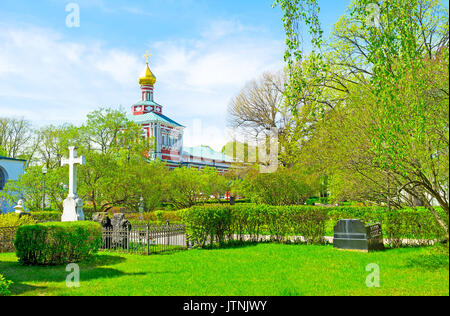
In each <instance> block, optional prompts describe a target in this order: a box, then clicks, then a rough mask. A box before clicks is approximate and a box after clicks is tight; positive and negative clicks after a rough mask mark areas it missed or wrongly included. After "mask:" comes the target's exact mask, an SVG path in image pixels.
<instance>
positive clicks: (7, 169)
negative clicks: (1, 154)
mask: <svg viewBox="0 0 450 316" xmlns="http://www.w3.org/2000/svg"><path fill="white" fill-rule="evenodd" d="M25 163H26V162H25V161H23V160H14V159H5V158H3V159H2V158H0V169H1V172H2V173H3V175H4V176H5V178H6V179H5V182H8V181H16V180H18V179H19V176H20V175H21V174H23V173H24V171H25ZM13 206H14V205H9V204H8V202H6V201H3V200H2V199H1V198H0V212H1V213H8V212H12V211H14V209H13Z"/></svg>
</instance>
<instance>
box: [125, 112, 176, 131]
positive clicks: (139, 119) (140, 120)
mask: <svg viewBox="0 0 450 316" xmlns="http://www.w3.org/2000/svg"><path fill="white" fill-rule="evenodd" d="M127 118H128V119H129V120H130V121H133V122H135V123H136V124H144V123H148V122H162V123H166V124H171V125H175V126H179V127H184V126H183V125H181V124H179V123H177V122H175V121H174V120H172V119H170V118H168V117H167V116H165V115H162V114H157V113H154V112H150V113H146V114H142V115H133V114H131V115H128V116H127Z"/></svg>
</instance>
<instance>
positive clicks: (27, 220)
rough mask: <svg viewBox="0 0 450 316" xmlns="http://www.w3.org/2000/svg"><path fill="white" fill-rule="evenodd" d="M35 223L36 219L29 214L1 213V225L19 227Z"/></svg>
mask: <svg viewBox="0 0 450 316" xmlns="http://www.w3.org/2000/svg"><path fill="white" fill-rule="evenodd" d="M35 223H36V220H35V219H34V218H32V217H31V216H28V215H22V216H19V214H16V213H7V214H0V227H17V226H22V225H27V224H35Z"/></svg>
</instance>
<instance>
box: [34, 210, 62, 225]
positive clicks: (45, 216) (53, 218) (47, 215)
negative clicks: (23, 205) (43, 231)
mask: <svg viewBox="0 0 450 316" xmlns="http://www.w3.org/2000/svg"><path fill="white" fill-rule="evenodd" d="M61 215H62V213H61V212H58V211H50V212H31V217H33V218H34V219H35V220H36V221H38V222H59V221H60V220H61Z"/></svg>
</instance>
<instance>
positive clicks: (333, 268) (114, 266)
mask: <svg viewBox="0 0 450 316" xmlns="http://www.w3.org/2000/svg"><path fill="white" fill-rule="evenodd" d="M436 249H437V248H436V247H429V248H404V249H391V250H386V251H383V252H374V253H359V252H344V251H339V250H336V249H334V248H333V247H332V246H304V245H281V244H258V245H245V246H242V247H235V248H227V249H214V250H190V251H182V252H177V253H171V254H167V255H153V256H140V255H124V254H119V253H100V254H99V255H97V256H96V257H95V259H93V260H92V262H90V263H84V264H81V265H80V267H81V286H80V288H67V287H66V286H65V279H66V276H67V274H68V272H65V267H23V266H20V265H19V264H18V263H17V258H16V256H15V254H13V253H8V254H0V273H1V274H4V275H5V276H6V278H7V279H10V280H12V281H14V285H13V286H12V288H11V290H12V292H13V294H14V295H186V296H191V295H192V296H197V295H230V296H234V295H244V296H246V295H257V296H259V295H261V296H272V295H449V255H448V251H447V252H445V251H443V252H438V251H437V250H436ZM370 263H376V264H378V265H379V267H380V281H381V285H380V287H379V288H368V287H367V286H366V283H365V280H366V277H367V275H368V274H369V272H366V270H365V268H366V266H367V265H368V264H370Z"/></svg>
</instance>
